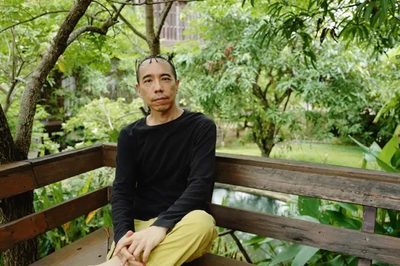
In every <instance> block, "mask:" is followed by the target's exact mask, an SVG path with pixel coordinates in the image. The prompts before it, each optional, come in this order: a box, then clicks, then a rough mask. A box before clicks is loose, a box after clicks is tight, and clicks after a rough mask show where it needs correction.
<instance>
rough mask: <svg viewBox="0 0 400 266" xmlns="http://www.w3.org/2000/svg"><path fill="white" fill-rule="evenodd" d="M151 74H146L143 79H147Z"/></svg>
mask: <svg viewBox="0 0 400 266" xmlns="http://www.w3.org/2000/svg"><path fill="white" fill-rule="evenodd" d="M151 76H152V75H151V74H147V75H144V76H143V77H142V80H143V79H146V78H150V77H151Z"/></svg>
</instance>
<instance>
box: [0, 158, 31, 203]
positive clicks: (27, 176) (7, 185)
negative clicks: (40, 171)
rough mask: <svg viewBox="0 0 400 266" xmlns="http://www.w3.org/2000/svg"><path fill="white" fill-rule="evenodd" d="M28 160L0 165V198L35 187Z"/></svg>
mask: <svg viewBox="0 0 400 266" xmlns="http://www.w3.org/2000/svg"><path fill="white" fill-rule="evenodd" d="M34 180H35V178H34V174H33V171H32V167H31V164H30V163H29V162H16V163H10V164H3V165H0V199H4V198H8V197H10V196H14V195H17V194H20V193H23V192H27V191H29V190H32V189H34V188H35V187H36V185H35V181H34Z"/></svg>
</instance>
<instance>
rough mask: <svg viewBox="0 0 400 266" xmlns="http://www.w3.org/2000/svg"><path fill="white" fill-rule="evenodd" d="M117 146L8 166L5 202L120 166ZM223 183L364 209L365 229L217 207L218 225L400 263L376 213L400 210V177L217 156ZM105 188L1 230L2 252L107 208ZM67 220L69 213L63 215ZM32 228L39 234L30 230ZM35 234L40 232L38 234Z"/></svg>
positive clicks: (2, 178) (2, 180)
mask: <svg viewBox="0 0 400 266" xmlns="http://www.w3.org/2000/svg"><path fill="white" fill-rule="evenodd" d="M115 155H116V146H115V145H96V146H92V147H89V148H85V149H81V150H77V151H70V152H65V153H60V154H56V155H51V156H46V157H42V158H38V159H33V160H27V161H24V162H17V163H12V164H8V165H0V199H2V198H7V197H10V196H12V195H15V194H18V193H22V192H26V191H29V190H33V189H35V188H39V187H42V186H45V185H48V184H51V183H54V182H57V181H60V180H63V179H67V178H69V177H72V176H75V175H78V174H81V173H84V172H87V171H90V170H93V169H96V168H100V167H103V166H110V167H115ZM216 176H217V180H216V181H217V182H219V183H223V184H230V185H236V186H244V187H249V188H254V189H261V190H268V191H275V192H281V193H287V194H295V195H304V196H312V197H318V198H322V199H328V200H334V201H340V202H348V203H356V204H360V205H363V206H364V222H363V227H362V230H361V231H357V230H350V229H344V228H337V227H333V226H330V225H322V224H317V223H312V222H307V221H301V220H297V219H292V218H288V217H278V216H274V215H268V214H260V213H256V212H252V211H247V210H238V209H233V208H229V207H224V206H218V205H214V204H212V206H211V211H212V213H213V215H214V216H215V218H216V220H217V223H218V225H220V226H222V227H226V228H231V229H234V230H240V231H245V232H250V233H255V234H258V235H261V236H267V237H272V238H276V239H280V240H286V241H291V242H295V243H300V244H305V245H310V246H315V247H319V248H322V249H326V250H330V251H335V252H339V253H345V254H350V255H355V256H358V257H360V258H364V259H363V260H360V263H359V264H363V265H368V264H370V263H371V259H378V260H380V261H383V262H387V263H393V264H400V239H399V238H395V237H390V236H384V235H379V234H375V233H374V228H375V216H376V208H387V209H392V210H400V204H399V203H400V177H399V175H396V174H389V173H383V172H378V171H369V170H361V169H354V168H348V167H336V166H325V165H317V164H310V163H297V162H289V161H284V160H275V159H267V158H258V157H248V156H232V155H217V171H216ZM110 193H111V188H110V187H105V188H101V189H98V190H96V191H94V192H91V193H88V194H86V195H84V196H81V197H79V198H76V199H73V200H70V201H67V202H64V203H62V204H59V205H57V206H54V207H52V208H49V209H47V210H44V211H41V212H38V213H35V214H32V215H29V216H26V217H23V218H21V219H19V220H17V221H14V222H11V223H8V224H5V225H1V226H0V251H1V250H4V249H7V248H9V247H11V246H12V245H14V244H15V243H17V242H18V241H22V240H25V239H29V238H33V237H35V236H37V235H38V234H41V233H43V232H45V231H47V230H50V229H52V228H54V227H57V226H59V225H61V224H63V223H65V222H67V221H69V220H72V219H74V218H76V217H78V216H80V215H83V214H86V213H88V212H89V211H91V210H94V209H97V208H99V207H101V206H104V205H106V204H107V203H108V202H109V199H110ZM61 214H62V215H61ZM29 228H31V229H29ZM32 228H35V230H32Z"/></svg>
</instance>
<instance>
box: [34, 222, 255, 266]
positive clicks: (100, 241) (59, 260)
mask: <svg viewBox="0 0 400 266" xmlns="http://www.w3.org/2000/svg"><path fill="white" fill-rule="evenodd" d="M110 236H111V234H110V232H109V231H108V230H107V229H106V228H100V229H98V230H96V231H94V232H93V233H90V234H89V235H87V236H85V237H83V238H81V239H79V240H77V241H75V242H73V243H71V244H69V245H67V246H65V247H63V248H61V249H59V250H57V251H55V252H53V253H52V254H50V255H48V256H46V257H44V258H42V259H40V260H38V261H36V262H35V263H33V264H31V266H72V265H73V266H87V265H93V264H99V263H102V262H104V261H105V259H106V256H107V251H108V249H109V246H110V245H111V242H112V240H111V238H110ZM185 265H186V266H228V265H229V266H245V265H249V264H248V263H245V262H242V261H237V260H233V259H229V258H225V257H221V256H217V255H213V254H206V255H204V256H203V257H201V258H199V259H197V260H195V261H192V262H190V263H186V264H185ZM160 266H162V265H160Z"/></svg>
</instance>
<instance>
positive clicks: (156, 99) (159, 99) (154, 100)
mask: <svg viewBox="0 0 400 266" xmlns="http://www.w3.org/2000/svg"><path fill="white" fill-rule="evenodd" d="M164 100H168V97H158V98H154V99H153V102H158V101H164Z"/></svg>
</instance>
